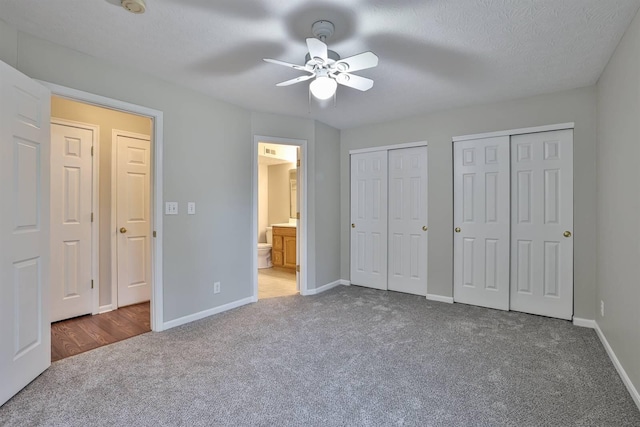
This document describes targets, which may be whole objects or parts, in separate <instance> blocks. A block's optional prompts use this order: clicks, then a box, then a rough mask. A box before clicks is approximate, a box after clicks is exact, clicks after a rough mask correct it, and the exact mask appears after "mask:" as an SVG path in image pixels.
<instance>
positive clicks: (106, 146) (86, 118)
mask: <svg viewBox="0 0 640 427" xmlns="http://www.w3.org/2000/svg"><path fill="white" fill-rule="evenodd" d="M51 117H52V118H59V119H66V120H73V121H77V122H82V123H88V124H93V125H98V126H100V135H99V138H100V165H99V171H100V176H99V184H100V189H99V192H100V196H99V204H100V207H99V211H98V212H99V220H100V226H99V227H100V233H99V235H100V249H99V250H100V255H99V260H100V261H99V263H100V265H99V279H100V303H99V304H100V306H105V305H109V304H111V230H110V228H111V199H112V197H111V149H112V145H111V136H112V135H111V131H112V130H113V129H118V130H126V131H129V132H135V133H140V134H143V135H151V119H149V118H148V117H142V116H136V115H134V114H128V113H123V112H121V111H116V110H110V109H108V108H102V107H96V106H94V105H89V104H83V103H81V102H76V101H71V100H68V99H64V98H59V97H56V96H53V97H51Z"/></svg>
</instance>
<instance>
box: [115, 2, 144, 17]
mask: <svg viewBox="0 0 640 427" xmlns="http://www.w3.org/2000/svg"><path fill="white" fill-rule="evenodd" d="M120 4H121V5H122V7H123V8H124V9H125V10H128V11H129V12H131V13H135V14H139V13H144V11H145V10H147V5H146V4H145V2H144V0H121V1H120Z"/></svg>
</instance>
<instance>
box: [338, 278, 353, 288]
mask: <svg viewBox="0 0 640 427" xmlns="http://www.w3.org/2000/svg"><path fill="white" fill-rule="evenodd" d="M339 281H340V284H341V285H342V286H351V281H350V280H347V279H340V280H339Z"/></svg>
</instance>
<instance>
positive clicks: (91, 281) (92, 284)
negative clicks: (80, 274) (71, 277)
mask: <svg viewBox="0 0 640 427" xmlns="http://www.w3.org/2000/svg"><path fill="white" fill-rule="evenodd" d="M91 289H93V279H91Z"/></svg>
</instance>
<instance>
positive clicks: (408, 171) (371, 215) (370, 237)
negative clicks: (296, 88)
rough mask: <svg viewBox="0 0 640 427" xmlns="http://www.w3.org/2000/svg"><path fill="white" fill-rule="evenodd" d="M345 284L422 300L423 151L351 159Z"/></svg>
mask: <svg viewBox="0 0 640 427" xmlns="http://www.w3.org/2000/svg"><path fill="white" fill-rule="evenodd" d="M351 283H352V284H354V285H360V286H367V287H371V288H375V289H384V290H392V291H399V292H406V293H411V294H416V295H423V296H426V295H427V147H426V145H420V146H412V147H403V148H393V147H390V148H386V149H381V150H379V151H367V152H357V153H352V154H351Z"/></svg>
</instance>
